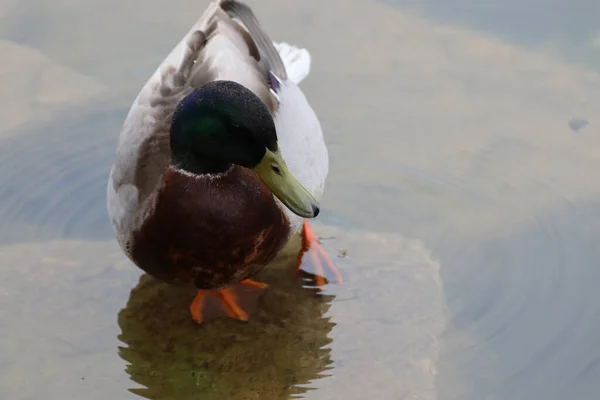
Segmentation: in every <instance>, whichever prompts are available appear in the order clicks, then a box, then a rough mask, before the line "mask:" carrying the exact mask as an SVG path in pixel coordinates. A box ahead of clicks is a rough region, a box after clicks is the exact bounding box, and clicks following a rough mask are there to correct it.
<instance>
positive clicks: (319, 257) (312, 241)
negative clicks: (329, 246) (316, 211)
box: [295, 221, 342, 286]
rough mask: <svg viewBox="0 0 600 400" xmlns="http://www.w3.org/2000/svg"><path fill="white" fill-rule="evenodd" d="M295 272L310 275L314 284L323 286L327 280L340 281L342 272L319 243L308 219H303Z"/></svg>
mask: <svg viewBox="0 0 600 400" xmlns="http://www.w3.org/2000/svg"><path fill="white" fill-rule="evenodd" d="M295 272H296V274H299V273H301V272H304V273H306V274H308V275H310V276H311V277H312V280H313V283H314V284H315V286H325V285H326V284H327V283H329V282H335V283H342V274H341V273H340V271H339V270H338V269H337V267H336V266H335V265H334V264H333V262H332V261H331V258H329V255H327V253H326V252H325V249H324V248H323V246H321V244H320V243H319V240H318V239H317V237H316V236H315V234H314V233H313V231H312V229H311V227H310V224H309V223H308V221H304V227H303V228H302V248H301V249H300V252H299V253H298V258H297V260H296V268H295Z"/></svg>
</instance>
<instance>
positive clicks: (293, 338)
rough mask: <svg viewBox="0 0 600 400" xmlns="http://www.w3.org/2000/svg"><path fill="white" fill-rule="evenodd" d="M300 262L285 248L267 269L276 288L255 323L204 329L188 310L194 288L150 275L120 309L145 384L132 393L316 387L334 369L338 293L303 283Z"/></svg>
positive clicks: (132, 367)
mask: <svg viewBox="0 0 600 400" xmlns="http://www.w3.org/2000/svg"><path fill="white" fill-rule="evenodd" d="M290 245H291V246H290V247H292V248H293V247H294V245H297V246H299V241H298V243H290ZM294 262H295V256H294V253H293V251H286V252H283V253H282V255H281V256H280V257H279V258H278V259H277V260H275V262H274V263H273V264H272V265H271V266H269V267H267V268H265V269H264V270H263V271H262V272H261V273H260V275H259V277H260V279H261V280H262V281H264V282H266V283H268V284H269V290H267V291H266V292H265V293H264V295H263V296H262V297H261V299H260V302H259V306H258V309H257V310H256V311H255V314H254V316H253V318H252V319H250V321H249V322H240V321H236V320H232V319H230V318H219V319H216V320H213V321H211V323H210V324H204V325H200V326H199V325H197V324H195V323H194V321H192V320H191V319H190V318H189V313H188V311H187V307H186V305H187V304H189V300H190V298H191V297H193V296H194V291H193V289H191V291H190V290H188V289H186V288H181V287H177V286H172V285H169V284H165V283H161V282H159V281H157V280H155V279H153V278H152V277H150V276H149V275H143V276H142V277H141V279H140V281H139V284H138V285H137V286H136V287H135V288H134V289H133V290H132V291H131V295H130V298H129V301H128V303H127V306H126V307H125V308H124V309H122V310H121V311H120V313H119V325H120V327H121V331H122V333H121V335H120V336H119V339H120V341H121V342H123V343H124V344H125V345H126V346H124V347H121V348H120V349H119V354H120V356H121V358H123V359H124V360H125V361H127V363H128V366H127V368H126V371H127V373H128V374H129V375H130V377H131V379H132V380H133V381H135V382H136V383H138V384H140V385H142V386H143V388H136V389H130V391H131V392H133V393H135V394H137V395H139V396H141V397H144V398H147V399H152V400H158V399H160V400H164V399H177V400H184V399H207V400H211V399H215V400H216V399H219V400H221V399H259V398H260V399H265V400H267V399H288V398H298V397H301V396H300V395H301V394H302V393H305V392H306V391H307V390H310V388H309V387H308V386H307V385H308V384H309V383H310V382H311V381H313V380H315V379H319V378H323V377H326V376H327V370H329V369H330V368H331V365H330V364H331V363H332V361H331V358H330V348H329V346H328V345H329V344H330V342H331V340H330V339H329V338H328V334H329V333H330V331H331V329H332V328H333V326H334V325H335V324H334V323H333V322H331V321H330V318H329V317H326V316H325V314H326V313H327V311H328V309H329V307H330V305H331V301H332V300H333V298H334V296H332V295H325V294H323V292H322V289H320V288H319V289H311V288H304V287H302V286H301V285H299V284H298V281H297V279H296V277H295V276H294V275H293V274H291V273H290V265H293V263H294Z"/></svg>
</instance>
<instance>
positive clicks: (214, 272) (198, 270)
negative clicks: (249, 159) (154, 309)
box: [131, 167, 290, 289]
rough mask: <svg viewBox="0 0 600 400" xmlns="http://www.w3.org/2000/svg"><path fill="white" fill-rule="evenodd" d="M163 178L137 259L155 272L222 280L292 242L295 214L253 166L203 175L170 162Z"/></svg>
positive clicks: (140, 234)
mask: <svg viewBox="0 0 600 400" xmlns="http://www.w3.org/2000/svg"><path fill="white" fill-rule="evenodd" d="M164 179H165V182H164V187H163V189H162V190H161V192H160V193H159V195H158V198H157V201H156V205H155V207H154V210H153V212H152V214H151V215H150V217H148V218H147V220H146V221H145V223H144V224H143V225H142V227H141V229H140V230H139V231H137V232H135V233H134V235H133V237H132V248H131V257H132V259H133V260H134V262H135V263H136V264H137V265H138V266H139V267H140V268H141V269H143V270H144V271H146V272H147V273H149V274H151V275H153V276H155V277H156V278H158V279H162V280H164V281H167V282H172V283H194V284H195V286H196V287H197V288H199V289H210V288H216V287H221V286H223V285H226V284H228V283H232V282H237V281H240V280H242V279H246V278H248V277H250V276H252V275H254V274H255V273H257V272H258V271H259V270H260V269H261V268H262V267H263V266H264V265H266V264H267V263H268V262H269V261H271V260H272V259H273V258H274V257H275V256H276V255H277V253H278V252H279V250H280V249H281V248H282V247H283V246H284V245H285V243H286V241H287V239H288V236H289V232H290V224H289V221H288V220H287V217H286V216H285V214H284V213H283V212H282V210H281V209H280V208H279V207H278V206H277V204H276V202H275V200H274V198H273V194H272V193H271V191H270V190H269V189H268V188H267V187H266V186H265V185H264V184H263V183H262V182H261V181H260V180H259V179H258V177H257V176H256V175H255V174H254V173H253V172H252V171H250V170H248V169H245V168H241V167H233V168H232V169H231V170H230V171H229V172H228V173H227V174H225V175H220V176H215V177H207V176H200V177H197V176H192V175H188V174H185V173H183V172H181V171H177V170H175V169H173V168H170V169H168V170H167V171H166V173H165V177H164Z"/></svg>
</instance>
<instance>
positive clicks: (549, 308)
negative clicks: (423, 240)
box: [438, 203, 600, 399]
mask: <svg viewBox="0 0 600 400" xmlns="http://www.w3.org/2000/svg"><path fill="white" fill-rule="evenodd" d="M597 221H598V204H583V205H573V204H566V203H565V204H564V206H563V207H562V208H559V209H556V210H554V211H550V212H546V213H544V214H542V215H539V216H537V217H536V218H535V219H532V220H530V221H528V222H527V223H523V224H522V225H521V226H518V227H515V228H514V229H512V230H510V231H509V232H506V233H504V234H502V235H496V236H491V237H489V238H486V239H481V238H473V240H472V245H471V246H468V247H467V248H465V249H464V251H462V252H461V253H455V256H454V257H453V259H452V260H451V261H450V262H448V260H447V261H446V262H445V269H442V276H443V277H444V278H445V277H446V276H450V274H454V275H458V276H454V277H452V278H451V279H444V280H445V288H446V293H447V296H448V301H449V305H450V308H451V309H452V310H453V314H454V316H453V318H452V320H451V326H452V329H450V330H449V331H448V333H447V334H446V337H445V340H444V341H443V343H444V346H443V355H442V360H443V361H442V363H441V367H440V368H441V371H442V373H441V375H440V378H439V380H438V389H439V390H440V392H441V393H444V396H442V397H441V398H442V399H444V398H446V399H481V398H494V399H532V398H548V399H550V398H552V399H554V398H556V399H558V398H578V399H586V398H589V397H586V396H589V394H590V393H597V392H598V389H600V386H599V383H594V382H597V380H594V379H591V380H590V379H580V378H582V377H583V376H584V374H588V375H589V374H590V369H592V370H594V371H596V372H595V373H596V376H597V374H598V373H600V366H599V365H598V364H597V363H596V362H595V360H597V359H598V358H599V357H600V339H599V338H598V335H597V332H598V330H599V329H600V318H599V317H600V315H599V307H598V304H599V300H600V298H598V295H596V294H595V293H597V291H596V286H597V282H598V281H599V279H600V269H598V265H600V253H599V252H598V251H597V249H596V247H595V243H594V240H593V238H595V237H597V234H598V232H599V231H600V226H599V225H598V222H597ZM592 232H593V234H591V233H592ZM592 344H594V345H592ZM456 381H462V382H464V385H463V386H462V387H459V386H458V385H457V384H456ZM591 387H595V389H594V390H593V391H591ZM486 396H491V397H486Z"/></svg>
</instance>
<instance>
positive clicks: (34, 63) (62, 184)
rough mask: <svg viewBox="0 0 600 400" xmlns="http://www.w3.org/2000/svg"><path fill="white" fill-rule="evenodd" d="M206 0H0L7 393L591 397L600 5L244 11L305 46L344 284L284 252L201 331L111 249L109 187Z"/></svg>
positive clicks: (321, 227)
mask: <svg viewBox="0 0 600 400" xmlns="http://www.w3.org/2000/svg"><path fill="white" fill-rule="evenodd" d="M207 4H208V2H207V1H204V2H192V1H189V0H181V1H179V2H177V3H173V2H168V1H166V0H152V1H146V2H142V1H139V0H132V1H129V2H126V3H123V2H117V1H114V0H109V1H105V2H101V3H99V2H91V1H88V0H85V1H78V2H73V1H68V0H57V1H55V2H53V3H52V4H50V3H46V2H42V1H39V0H31V1H28V2H17V1H16V0H0V9H1V10H2V12H1V13H0V51H1V52H2V54H3V57H2V60H3V61H4V62H3V63H2V66H1V67H0V80H1V82H2V87H3V90H2V93H1V94H0V105H1V107H0V221H1V222H0V244H1V247H0V337H1V338H2V339H3V340H2V341H0V343H1V344H0V398H3V399H50V400H52V399H65V398H85V399H92V400H93V399H106V398H115V399H129V398H132V399H133V398H140V396H142V397H146V398H149V399H187V398H206V399H212V398H215V399H216V398H219V399H229V398H231V399H237V398H239V399H252V398H261V399H263V398H264V399H271V398H272V399H284V398H314V399H364V398H366V397H367V396H373V397H377V398H382V399H440V400H446V399H452V400H454V399H457V400H458V399H460V400H470V399H474V400H475V399H476V400H479V399H486V400H488V399H490V400H491V399H495V400H499V399H511V400H517V399H527V400H530V399H565V398H569V399H578V400H579V399H581V400H587V399H590V400H591V399H596V398H597V397H598V395H597V393H599V392H600V380H599V379H597V378H598V377H599V376H600V361H599V360H600V339H598V335H597V334H596V332H598V330H599V329H600V315H599V307H600V306H598V304H600V301H599V300H600V298H599V297H598V295H596V294H594V293H596V291H595V290H594V288H595V286H596V285H597V282H598V281H599V278H600V276H599V275H600V272H599V269H598V265H600V252H599V250H598V247H597V246H596V240H595V239H596V238H597V237H598V233H600V224H599V222H600V220H599V217H600V202H599V200H600V191H599V190H598V186H597V185H596V184H595V181H594V179H593V177H592V175H593V174H594V172H595V171H597V170H598V168H599V167H600V156H599V154H600V153H599V152H598V151H597V149H598V148H599V147H598V146H599V145H600V129H599V128H598V125H597V121H596V116H597V114H598V109H599V106H600V91H599V89H600V70H599V68H598V65H600V64H599V62H600V55H599V54H600V44H599V43H600V36H599V34H600V26H599V25H598V19H597V15H600V5H599V4H596V3H594V2H592V1H590V0H577V1H574V2H571V3H569V5H567V3H565V2H558V1H553V0H544V1H542V0H528V1H525V2H517V1H513V0H510V1H505V2H502V3H498V2H491V1H487V0H486V1H478V2H475V1H473V0H459V1H454V2H441V1H436V2H433V1H427V2H415V1H401V0H388V1H384V2H383V1H382V2H377V1H372V0H344V1H341V0H333V1H329V2H326V3H323V2H319V1H316V0H308V1H303V2H299V1H290V2H275V1H272V0H256V1H252V2H250V3H249V4H250V5H251V6H252V7H253V9H254V10H255V13H256V14H257V16H258V18H259V19H260V21H261V23H262V25H263V26H264V27H265V28H266V29H267V32H268V33H269V34H270V35H271V37H272V38H273V39H274V40H277V41H286V42H289V43H294V44H296V45H299V46H302V47H306V48H308V49H309V50H310V51H311V54H312V57H313V67H312V72H311V75H310V76H309V77H308V78H307V80H306V81H305V82H303V83H302V88H303V90H304V91H305V93H306V95H307V97H308V99H309V100H310V102H311V104H312V105H313V107H314V109H315V111H316V112H317V114H318V115H319V117H320V119H321V122H322V125H323V128H324V131H325V134H326V139H327V143H328V146H329V149H330V158H331V160H330V166H331V171H330V177H329V180H328V183H327V188H326V193H325V197H324V199H323V202H322V206H323V212H322V214H321V216H320V217H319V223H318V225H317V227H316V230H317V233H318V234H319V235H321V236H323V237H325V238H326V239H325V240H324V241H323V242H324V245H325V247H326V249H327V250H328V251H329V252H330V254H332V256H334V258H335V260H336V262H337V263H338V264H339V266H340V268H341V269H342V272H343V274H344V277H345V278H346V281H345V282H344V284H343V285H340V286H332V287H329V288H328V289H327V290H326V292H325V293H324V294H323V295H316V294H315V293H313V292H311V291H309V290H305V289H302V288H300V287H299V286H298V285H297V284H296V283H295V282H293V281H292V280H291V279H290V277H289V274H286V272H285V270H286V268H287V266H286V261H289V260H286V259H283V260H282V261H281V262H280V263H279V264H277V265H274V266H273V267H272V268H270V269H269V270H268V271H266V272H265V276H264V279H265V280H267V281H268V282H270V283H271V287H272V288H273V289H272V290H270V291H269V293H268V295H266V296H265V298H264V299H263V301H262V303H261V307H260V310H259V311H258V313H257V315H256V317H255V318H253V319H252V320H251V321H250V323H248V324H239V323H236V322H234V321H216V322H215V323H214V324H211V325H210V326H205V327H201V328H199V327H196V326H194V325H193V324H192V323H191V322H190V319H189V316H188V315H187V302H188V300H189V298H190V293H188V292H185V291H183V292H182V291H181V290H178V289H175V288H171V287H168V286H165V285H162V284H159V283H157V282H155V281H153V280H152V279H150V278H149V277H147V276H142V274H141V273H140V271H139V270H137V269H136V268H135V267H133V266H132V265H131V264H130V263H129V262H128V261H127V260H126V259H125V258H124V256H122V254H121V253H120V251H119V249H118V248H117V246H116V243H115V242H114V239H113V235H112V230H111V228H110V225H109V222H108V218H107V216H106V207H105V190H106V179H107V174H108V170H109V168H110V165H111V163H112V157H113V154H114V148H115V143H116V136H117V134H118V131H119V129H120V125H121V123H122V121H123V119H124V117H125V114H126V113H127V110H128V108H129V106H130V104H131V102H132V100H133V98H134V97H135V95H136V94H137V92H138V91H139V89H140V88H141V87H142V85H143V84H144V82H145V81H146V79H147V78H148V76H149V75H150V74H151V73H152V72H153V71H154V69H155V68H156V66H157V65H158V64H159V63H160V61H161V60H162V59H163V58H164V56H165V55H166V54H167V53H168V52H169V51H170V49H171V48H172V47H173V46H174V45H175V44H176V43H177V42H178V41H179V40H180V38H181V36H182V35H183V34H184V33H185V32H187V30H188V29H189V27H190V25H191V24H192V23H193V22H194V21H195V19H196V18H197V17H198V16H199V15H200V14H201V13H202V12H203V10H204V8H205V7H206V5H207ZM336 255H337V256H338V257H335V256H336ZM309 389H311V390H309Z"/></svg>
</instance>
